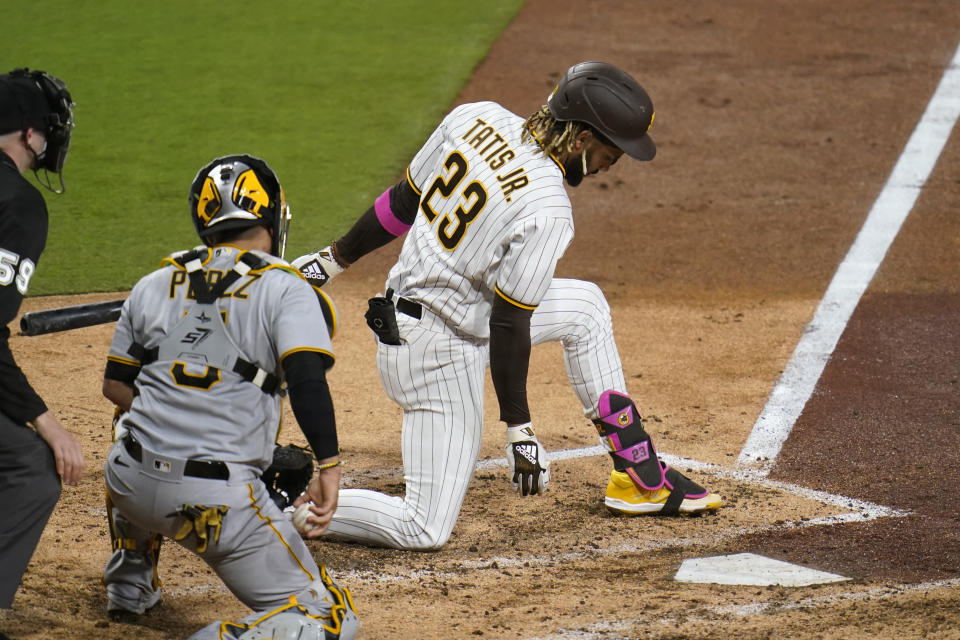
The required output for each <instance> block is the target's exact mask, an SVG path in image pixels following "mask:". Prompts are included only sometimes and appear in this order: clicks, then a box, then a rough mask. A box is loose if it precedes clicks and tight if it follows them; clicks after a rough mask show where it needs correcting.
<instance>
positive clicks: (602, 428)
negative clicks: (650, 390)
mask: <svg viewBox="0 0 960 640" xmlns="http://www.w3.org/2000/svg"><path fill="white" fill-rule="evenodd" d="M597 413H598V414H599V416H600V417H599V418H597V419H596V420H594V421H593V423H594V425H596V427H597V432H598V433H599V434H600V438H601V439H602V440H603V443H604V445H606V447H607V450H608V451H609V452H610V457H611V458H613V467H614V469H616V470H617V471H624V472H626V473H627V474H628V475H629V476H630V477H631V478H632V479H633V481H634V482H636V483H637V485H638V486H640V487H642V488H643V489H646V490H647V491H656V490H657V489H659V488H661V487H662V486H663V484H664V480H665V479H666V478H665V475H664V470H663V467H662V466H661V465H660V461H659V460H658V459H657V452H656V451H655V450H654V448H653V441H652V440H651V439H650V435H649V434H648V433H647V432H646V430H645V429H644V428H643V419H642V417H641V416H640V412H639V411H638V410H637V407H636V405H635V404H633V401H632V400H631V399H630V396H627V395H625V394H623V393H619V392H617V391H613V390H609V391H604V392H603V394H602V395H601V396H600V401H599V402H598V403H597Z"/></svg>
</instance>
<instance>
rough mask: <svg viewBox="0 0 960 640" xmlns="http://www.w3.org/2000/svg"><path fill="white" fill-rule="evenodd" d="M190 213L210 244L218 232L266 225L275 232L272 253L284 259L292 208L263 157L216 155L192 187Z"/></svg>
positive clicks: (198, 232) (201, 235) (194, 223)
mask: <svg viewBox="0 0 960 640" xmlns="http://www.w3.org/2000/svg"><path fill="white" fill-rule="evenodd" d="M190 215H191V217H192V218H193V226H194V227H196V229H197V235H199V236H200V239H201V240H203V242H204V243H205V244H207V245H209V244H210V243H211V236H212V235H213V234H215V233H222V232H224V231H233V230H239V229H246V228H248V227H253V226H258V225H259V226H264V227H267V228H268V229H271V230H272V231H273V243H272V246H271V249H270V253H272V254H273V255H275V256H278V257H280V258H282V257H283V252H284V250H285V249H286V244H287V229H288V228H289V225H290V208H289V207H288V206H287V202H286V200H285V198H284V195H283V187H281V186H280V181H279V180H277V175H276V174H275V173H274V172H273V170H272V169H271V168H270V166H269V165H267V163H266V162H264V161H263V160H261V159H260V158H255V157H253V156H250V155H245V154H243V155H232V156H223V157H220V158H215V159H214V160H212V161H211V162H210V163H209V164H208V165H207V166H205V167H204V168H202V169H200V171H199V172H198V173H197V177H196V178H194V179H193V184H192V185H191V186H190Z"/></svg>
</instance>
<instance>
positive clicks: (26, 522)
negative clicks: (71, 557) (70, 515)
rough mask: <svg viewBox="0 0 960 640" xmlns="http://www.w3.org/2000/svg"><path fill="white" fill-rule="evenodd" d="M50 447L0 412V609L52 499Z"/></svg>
mask: <svg viewBox="0 0 960 640" xmlns="http://www.w3.org/2000/svg"><path fill="white" fill-rule="evenodd" d="M59 499H60V476H59V474H58V473H57V466H56V461H55V460H54V457H53V451H51V450H50V447H49V446H47V443H46V442H44V440H43V438H41V437H40V436H39V435H37V433H36V432H35V431H34V430H33V429H31V428H29V427H26V426H24V425H19V424H17V423H15V422H13V420H11V419H10V418H8V417H7V416H6V415H4V414H3V413H2V412H0V508H2V511H3V513H4V518H3V521H2V522H0V609H9V608H10V607H11V606H12V605H13V596H14V594H15V593H16V592H17V589H18V588H19V586H20V580H21V579H22V577H23V574H24V572H25V571H26V569H27V565H28V564H29V563H30V558H31V556H33V552H34V550H35V549H36V548H37V543H38V542H39V541H40V535H41V534H42V533H43V529H44V527H46V525H47V520H49V519H50V514H51V513H53V509H54V507H55V506H56V505H57V500H59Z"/></svg>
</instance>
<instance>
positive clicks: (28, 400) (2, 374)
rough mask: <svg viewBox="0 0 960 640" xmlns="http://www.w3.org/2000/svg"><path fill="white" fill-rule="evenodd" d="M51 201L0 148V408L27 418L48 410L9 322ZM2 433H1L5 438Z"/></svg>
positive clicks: (43, 234) (39, 247)
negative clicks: (18, 355)
mask: <svg viewBox="0 0 960 640" xmlns="http://www.w3.org/2000/svg"><path fill="white" fill-rule="evenodd" d="M47 225H48V220H47V205H46V204H45V203H44V201H43V196H42V195H41V194H40V192H39V191H38V190H37V188H36V187H34V186H33V185H32V184H30V182H28V181H27V179H26V178H24V177H23V176H22V175H20V171H19V170H18V169H17V165H16V164H14V162H13V159H11V158H10V156H8V155H7V154H6V153H4V152H3V151H0V411H2V412H3V413H4V414H6V416H7V417H8V418H10V419H11V420H13V421H14V422H16V423H17V424H26V423H27V422H29V421H31V420H33V419H34V418H36V417H37V416H39V415H40V414H41V413H43V412H44V411H46V410H47V406H46V405H45V404H44V403H43V400H41V399H40V396H38V395H37V393H36V392H35V391H34V390H33V388H32V387H31V386H30V383H29V382H27V378H26V376H24V375H23V372H22V371H21V370H20V367H19V366H17V363H16V361H14V359H13V353H11V352H10V328H9V327H8V326H7V325H9V324H10V322H11V321H12V320H13V319H14V318H15V317H16V316H17V312H18V311H19V310H20V303H21V302H22V301H23V296H24V294H25V293H26V292H27V286H28V285H29V284H30V277H31V276H32V275H33V272H34V270H35V269H36V265H37V262H38V261H39V260H40V254H41V253H42V252H43V248H44V246H45V245H46V243H47ZM2 437H3V436H2V434H0V438H2Z"/></svg>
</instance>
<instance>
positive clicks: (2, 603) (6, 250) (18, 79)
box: [0, 69, 83, 609]
mask: <svg viewBox="0 0 960 640" xmlns="http://www.w3.org/2000/svg"><path fill="white" fill-rule="evenodd" d="M72 129H73V102H72V100H71V98H70V93H69V92H68V91H67V88H66V86H65V85H64V84H63V82H61V81H60V80H58V79H57V78H55V77H54V76H52V75H50V74H48V73H44V72H43V71H30V70H28V69H16V70H14V71H11V72H10V73H7V74H4V75H0V510H2V513H3V516H4V517H3V519H2V522H0V609H9V608H10V607H11V605H12V604H13V596H14V594H15V593H16V591H17V588H18V587H19V586H20V579H21V577H22V576H23V572H24V571H26V568H27V564H28V563H29V562H30V557H31V556H32V555H33V551H34V549H36V547H37V542H39V540H40V534H41V533H43V528H44V527H45V526H46V524H47V520H48V519H49V518H50V514H51V512H52V511H53V508H54V506H55V505H56V504H57V500H58V499H59V498H60V481H61V478H62V480H63V482H66V483H67V484H69V485H76V484H78V483H79V481H80V476H81V475H82V473H83V454H82V451H81V449H80V443H79V442H78V441H77V439H76V438H75V437H74V436H73V435H71V434H70V433H69V432H67V431H66V430H65V429H64V428H63V427H62V426H61V425H60V423H59V422H58V421H57V419H56V418H55V417H54V415H53V413H52V412H51V411H50V410H49V409H47V405H46V404H44V402H43V400H42V399H41V398H40V396H38V395H37V393H36V392H35V391H34V390H33V388H31V386H30V383H29V382H27V378H26V377H25V376H24V374H23V372H22V371H21V370H20V367H19V366H18V365H17V363H16V361H15V360H14V359H13V353H12V352H11V351H10V344H9V338H10V329H9V328H8V326H7V325H8V324H9V323H10V322H11V321H12V320H13V319H14V318H15V317H16V315H17V312H18V311H19V309H20V303H21V302H22V300H23V296H24V295H25V294H26V293H27V287H28V286H29V284H30V278H31V276H32V275H33V273H34V271H35V270H36V266H37V262H38V261H39V259H40V254H41V253H42V252H43V248H44V245H46V242H47V207H46V204H45V203H44V200H43V196H42V195H41V194H40V191H39V190H37V188H36V187H34V186H33V185H32V184H30V182H28V181H27V180H26V179H25V178H24V177H23V173H24V172H25V171H26V170H27V169H32V170H33V171H34V174H35V175H36V177H37V180H38V182H40V183H41V184H43V185H44V186H45V187H47V188H48V189H50V190H51V191H54V192H56V193H62V192H63V190H64V187H63V178H62V174H61V171H62V169H63V163H64V161H65V160H66V157H67V150H68V149H69V147H70V134H71V131H72ZM41 170H42V171H43V174H42V176H41V174H40V173H38V172H39V171H41ZM51 174H53V175H55V176H57V178H58V179H59V183H60V184H59V187H58V188H55V187H54V186H53V183H52V181H51V179H50V177H51Z"/></svg>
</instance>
